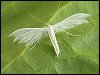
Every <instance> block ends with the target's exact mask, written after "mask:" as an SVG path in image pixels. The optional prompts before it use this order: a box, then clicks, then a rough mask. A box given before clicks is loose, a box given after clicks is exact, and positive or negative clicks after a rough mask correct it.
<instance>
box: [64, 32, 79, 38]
mask: <svg viewBox="0 0 100 75" xmlns="http://www.w3.org/2000/svg"><path fill="white" fill-rule="evenodd" d="M64 32H65V33H67V37H68V34H69V35H71V36H80V35H74V34H71V33H69V32H66V31H64Z"/></svg>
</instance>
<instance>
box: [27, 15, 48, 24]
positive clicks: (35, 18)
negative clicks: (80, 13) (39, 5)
mask: <svg viewBox="0 0 100 75" xmlns="http://www.w3.org/2000/svg"><path fill="white" fill-rule="evenodd" d="M28 14H29V15H30V16H32V17H33V18H35V19H36V20H37V21H40V22H41V23H44V24H46V25H48V24H47V23H46V22H44V21H42V20H40V19H38V18H36V17H35V16H33V15H32V14H30V13H28Z"/></svg>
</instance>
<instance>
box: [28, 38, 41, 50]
mask: <svg viewBox="0 0 100 75" xmlns="http://www.w3.org/2000/svg"><path fill="white" fill-rule="evenodd" d="M38 42H39V40H38V41H37V42H36V43H35V45H34V46H33V47H32V48H31V49H30V50H29V51H31V50H32V49H33V48H34V47H35V46H36V45H37V43H38Z"/></svg>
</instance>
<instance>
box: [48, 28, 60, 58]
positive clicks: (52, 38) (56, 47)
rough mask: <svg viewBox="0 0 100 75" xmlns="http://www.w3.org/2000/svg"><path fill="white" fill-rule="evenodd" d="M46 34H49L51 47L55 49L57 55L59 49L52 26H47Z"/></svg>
mask: <svg viewBox="0 0 100 75" xmlns="http://www.w3.org/2000/svg"><path fill="white" fill-rule="evenodd" d="M48 34H49V37H50V40H51V42H52V44H53V47H54V49H55V52H56V55H57V57H58V55H59V52H60V50H59V46H58V43H57V40H56V36H55V33H54V29H53V28H52V26H48Z"/></svg>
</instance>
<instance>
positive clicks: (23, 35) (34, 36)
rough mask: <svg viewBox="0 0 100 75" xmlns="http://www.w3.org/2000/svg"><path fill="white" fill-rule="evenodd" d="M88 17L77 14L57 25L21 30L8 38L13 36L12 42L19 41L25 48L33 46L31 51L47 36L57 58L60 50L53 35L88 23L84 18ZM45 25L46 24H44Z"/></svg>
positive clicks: (83, 14) (87, 15)
mask: <svg viewBox="0 0 100 75" xmlns="http://www.w3.org/2000/svg"><path fill="white" fill-rule="evenodd" d="M28 14H29V13H28ZM29 15H31V14H29ZM31 16H32V15H31ZM89 16H90V15H89V14H86V13H77V14H74V15H72V16H70V17H68V18H66V19H64V20H63V21H61V22H59V23H57V24H54V25H50V24H49V25H48V27H45V28H21V29H18V30H16V31H14V32H13V33H11V34H10V35H9V36H14V37H15V40H14V41H17V40H19V41H20V42H19V43H25V44H26V46H29V45H33V44H34V46H33V47H32V48H31V49H33V48H34V47H35V45H36V44H37V43H38V42H39V40H40V39H41V38H43V37H45V36H47V35H48V34H49V37H50V40H51V42H52V44H53V47H54V49H55V53H56V55H57V57H58V55H59V53H60V49H59V45H58V43H57V40H56V36H55V33H57V32H59V31H65V30H66V29H71V28H73V27H76V26H78V25H80V24H84V23H89V22H88V21H87V20H86V18H88V17H89ZM32 17H34V16H32ZM34 18H35V19H37V18H36V17H34ZM37 20H38V21H40V22H42V23H45V22H43V21H42V20H39V19H37ZM45 24H47V23H45ZM65 32H66V31H65ZM66 33H67V34H70V33H68V32H66ZM70 35H73V34H70ZM31 49H30V50H31Z"/></svg>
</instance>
